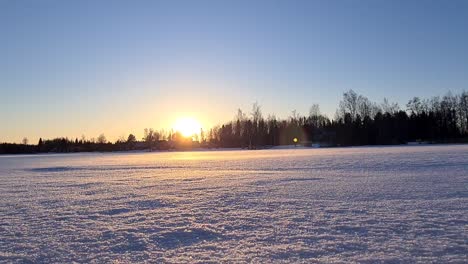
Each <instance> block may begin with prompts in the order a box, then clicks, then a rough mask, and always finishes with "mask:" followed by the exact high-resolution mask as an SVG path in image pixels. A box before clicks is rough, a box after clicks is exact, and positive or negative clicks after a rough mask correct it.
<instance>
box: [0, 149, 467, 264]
mask: <svg viewBox="0 0 468 264" xmlns="http://www.w3.org/2000/svg"><path fill="white" fill-rule="evenodd" d="M467 258H468V146H466V145H465V146H462V145H451V146H412V147H370V148H368V147H362V148H336V149H292V150H259V151H220V152H216V151H213V152H210V151H204V152H179V153H175V152H166V153H131V154H128V153H127V154H115V153H114V154H76V155H75V154H69V155H37V156H14V157H13V156H9V157H0V261H1V262H59V263H69V262H72V261H76V262H99V263H101V262H113V261H119V262H145V261H149V262H173V263H181V262H190V263H194V262H203V263H206V262H223V261H224V262H261V263H268V262H305V263H311V262H360V263H376V262H390V263H393V262H407V263H413V262H421V263H428V262H436V263H447V262H453V263H466V261H467Z"/></svg>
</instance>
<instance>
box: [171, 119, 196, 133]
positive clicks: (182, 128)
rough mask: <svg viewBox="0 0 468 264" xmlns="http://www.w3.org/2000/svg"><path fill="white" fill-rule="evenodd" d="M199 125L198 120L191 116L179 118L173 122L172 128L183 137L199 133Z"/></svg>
mask: <svg viewBox="0 0 468 264" xmlns="http://www.w3.org/2000/svg"><path fill="white" fill-rule="evenodd" d="M201 127H202V126H201V125H200V122H198V121H197V120H196V119H195V118H191V117H185V118H180V119H178V120H177V121H176V122H175V123H174V130H175V131H177V132H180V133H181V134H182V136H184V137H192V136H193V135H195V134H198V133H200V129H201Z"/></svg>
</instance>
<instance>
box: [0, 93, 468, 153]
mask: <svg viewBox="0 0 468 264" xmlns="http://www.w3.org/2000/svg"><path fill="white" fill-rule="evenodd" d="M294 139H296V140H297V144H301V145H305V146H311V145H314V144H318V145H320V146H330V147H331V146H358V145H392V144H406V143H408V142H428V143H451V142H464V143H467V142H468V92H465V91H464V92H461V93H460V94H455V95H454V94H452V93H450V92H449V93H447V94H446V95H445V96H442V97H440V96H435V97H432V98H429V99H421V98H419V97H414V98H412V99H411V100H409V101H408V103H407V104H406V108H405V109H401V108H400V106H399V105H398V104H397V103H392V102H389V101H388V100H387V99H384V100H383V102H381V103H376V102H372V101H370V100H369V99H368V98H367V97H365V96H363V95H360V94H357V93H356V92H354V91H353V90H349V91H347V92H345V93H343V98H342V99H341V101H340V103H339V106H338V109H337V111H336V114H335V117H334V118H333V119H330V118H329V117H327V116H326V115H324V114H322V113H321V112H320V107H319V105H318V104H313V105H312V107H311V108H310V111H309V114H308V115H306V116H303V115H302V116H301V115H300V114H298V113H297V112H296V111H292V113H291V115H290V116H289V117H288V118H285V119H278V118H276V117H275V116H274V115H268V116H267V117H266V118H265V117H264V116H263V114H262V111H261V107H260V105H259V104H258V103H254V104H253V106H252V109H251V111H250V112H248V113H246V112H244V111H242V110H241V109H239V110H238V111H237V114H236V116H235V118H234V120H232V121H230V122H227V123H224V124H222V125H218V126H215V127H213V128H211V129H209V130H208V131H206V132H205V131H204V130H201V131H200V133H199V134H197V135H194V136H193V137H192V138H187V137H183V136H182V135H181V134H180V133H179V132H177V131H175V132H174V131H166V130H160V131H156V130H154V129H145V130H144V136H143V138H142V139H141V140H137V138H136V137H135V136H134V135H133V134H130V135H129V136H128V137H127V138H123V137H121V138H119V139H118V140H117V141H116V142H109V141H107V139H106V137H105V135H104V134H101V135H100V136H99V137H97V138H96V139H94V138H92V139H86V138H85V137H82V138H81V139H78V138H76V139H68V138H55V139H50V140H43V139H42V138H41V139H39V142H38V144H37V145H31V144H28V140H27V139H26V138H25V139H23V142H22V144H11V143H2V144H0V154H17V153H47V152H83V151H87V152H88V151H89V152H90V151H124V150H125V151H128V150H146V149H150V150H169V149H191V148H219V147H223V148H246V149H258V148H267V147H271V146H279V145H291V144H296V142H294V141H293V140H294Z"/></svg>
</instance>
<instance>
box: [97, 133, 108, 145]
mask: <svg viewBox="0 0 468 264" xmlns="http://www.w3.org/2000/svg"><path fill="white" fill-rule="evenodd" d="M97 143H99V144H105V143H107V139H106V136H105V135H104V134H101V135H99V137H98V138H97Z"/></svg>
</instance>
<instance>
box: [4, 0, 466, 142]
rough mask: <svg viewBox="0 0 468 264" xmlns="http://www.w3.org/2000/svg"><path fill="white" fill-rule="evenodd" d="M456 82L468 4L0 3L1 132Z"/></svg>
mask: <svg viewBox="0 0 468 264" xmlns="http://www.w3.org/2000/svg"><path fill="white" fill-rule="evenodd" d="M349 89H354V90H355V91H356V92H359V93H362V94H364V95H366V96H368V97H369V98H370V99H371V100H374V101H378V102H380V101H381V100H382V99H383V97H387V98H389V99H390V100H391V101H397V102H399V103H400V105H401V106H404V105H405V104H406V102H407V100H408V99H410V98H411V97H413V96H421V97H429V96H433V95H443V94H445V93H446V92H447V91H449V90H451V91H452V92H455V93H458V92H460V91H462V90H468V1H456V0H452V1H379V0H373V1H346V0H344V1H312V0H311V1H273V0H271V1H166V2H163V1H115V0H113V1H81V0H80V1H61V0H57V1H47V0H41V1H33V0H31V1H22V0H0V142H2V141H8V142H13V141H15V142H19V141H20V140H21V139H22V138H23V137H28V138H29V139H30V141H31V142H34V143H35V142H36V140H37V139H38V138H39V137H43V138H52V137H58V136H68V137H72V138H74V137H80V136H81V135H83V134H84V135H85V136H87V137H88V138H90V137H97V136H98V135H99V134H100V133H105V134H106V136H107V137H108V139H112V140H115V139H117V138H118V137H119V136H121V135H125V136H126V135H128V133H134V134H136V135H137V136H138V137H140V136H141V135H142V132H143V128H145V127H153V128H155V129H159V128H169V127H171V126H172V124H173V122H174V120H175V119H177V118H178V117H181V116H192V117H195V118H198V119H199V120H200V121H201V122H202V123H203V125H204V126H206V127H209V126H211V125H214V124H217V123H221V122H224V121H228V120H231V119H232V118H233V116H234V115H235V113H236V109H237V108H239V107H240V108H242V109H244V110H246V111H249V110H250V108H251V104H252V103H253V102H255V101H258V102H259V103H260V104H261V105H262V110H263V112H264V113H265V114H267V113H275V114H276V115H277V116H278V117H287V116H288V115H289V114H290V113H291V111H292V110H294V109H296V110H297V111H298V112H299V113H301V114H307V113H308V109H309V107H310V106H311V105H312V104H313V103H319V104H320V106H321V109H322V111H323V112H325V113H327V114H328V115H329V116H330V117H333V114H334V112H335V109H336V107H337V105H338V102H339V101H340V99H341V96H342V93H343V92H344V91H346V90H349Z"/></svg>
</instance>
